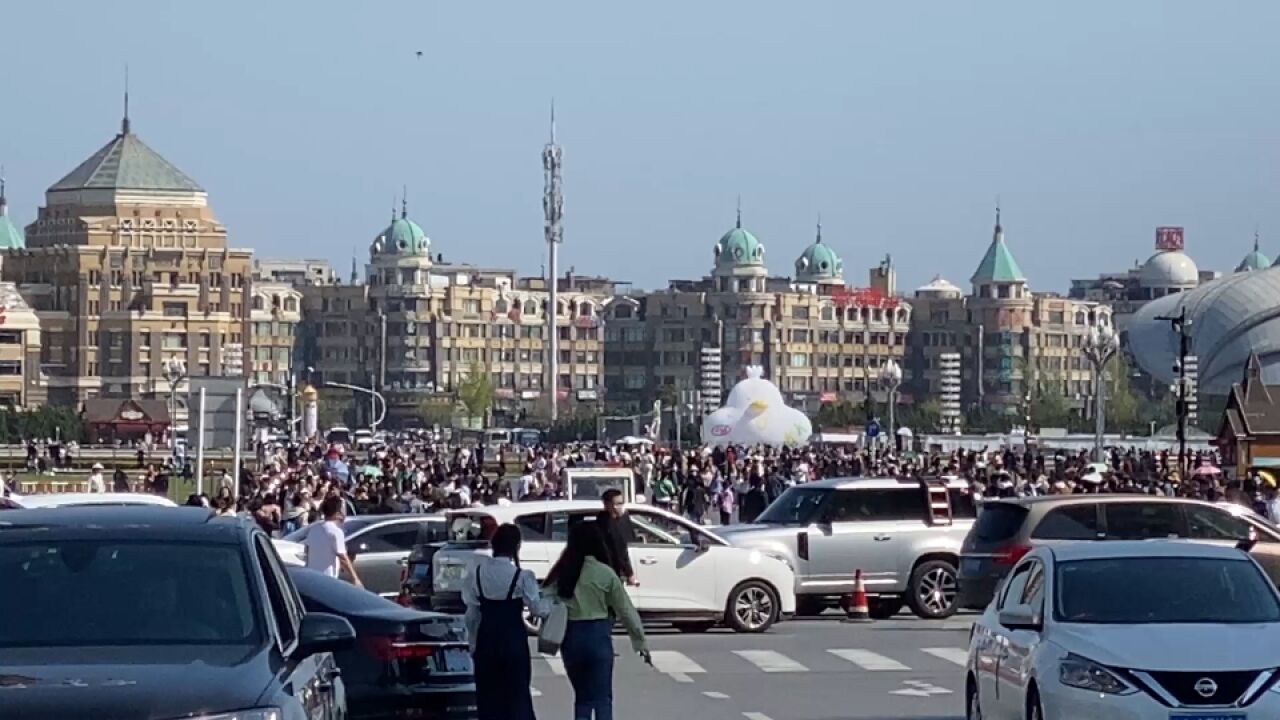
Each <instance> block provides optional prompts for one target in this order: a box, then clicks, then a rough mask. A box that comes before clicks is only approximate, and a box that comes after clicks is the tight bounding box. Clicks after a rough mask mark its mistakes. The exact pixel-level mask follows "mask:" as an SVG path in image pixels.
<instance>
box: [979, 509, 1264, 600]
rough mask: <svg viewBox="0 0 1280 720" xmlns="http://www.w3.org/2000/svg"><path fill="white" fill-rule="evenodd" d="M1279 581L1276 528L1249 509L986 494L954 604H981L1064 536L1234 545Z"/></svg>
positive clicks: (1069, 537)
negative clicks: (1034, 553)
mask: <svg viewBox="0 0 1280 720" xmlns="http://www.w3.org/2000/svg"><path fill="white" fill-rule="evenodd" d="M1251 536H1252V537H1255V538H1256V539H1257V541H1258V544H1257V545H1256V546H1254V549H1253V554H1254V558H1255V559H1257V560H1258V561H1259V562H1260V563H1261V564H1262V567H1263V569H1264V570H1266V572H1267V574H1268V575H1270V576H1271V578H1272V580H1275V581H1277V582H1280V528H1277V527H1276V526H1274V525H1272V524H1271V523H1269V522H1267V520H1266V519H1264V518H1263V517H1261V516H1260V515H1258V514H1256V513H1254V512H1253V511H1251V510H1249V509H1248V508H1245V507H1242V506H1239V505H1228V504H1223V503H1217V504H1215V503H1210V502H1204V501H1201V500H1192V499H1190V498H1170V497H1156V496H1152V495H1123V494H1116V495H1110V494H1107V495H1102V494H1099V495H1043V496H1039V497H1031V498H1008V499H998V500H997V499H993V500H988V501H987V502H985V503H983V505H982V512H981V514H980V515H979V517H978V521H977V522H976V523H975V524H974V525H973V528H972V529H971V530H970V531H969V535H968V536H967V537H966V538H965V539H964V547H963V548H962V549H961V551H960V578H959V583H960V605H961V607H966V608H971V609H974V610H981V609H983V608H985V607H986V606H987V604H988V603H990V602H991V598H992V596H994V595H995V593H996V589H997V588H998V587H999V586H1000V582H1001V581H1002V580H1003V579H1004V577H1005V575H1007V574H1008V572H1009V570H1010V569H1012V568H1013V566H1014V565H1016V564H1017V562H1018V560H1019V559H1021V558H1022V556H1023V555H1025V554H1027V553H1028V552H1030V551H1031V550H1032V549H1033V548H1035V547H1037V546H1040V545H1044V544H1052V543H1057V542H1063V541H1070V540H1149V539H1153V538H1170V537H1177V538H1187V539H1191V540H1198V541H1202V542H1211V543H1218V544H1221V545H1234V544H1235V543H1237V542H1239V541H1240V540H1242V539H1245V538H1249V537H1251Z"/></svg>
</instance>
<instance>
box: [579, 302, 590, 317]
mask: <svg viewBox="0 0 1280 720" xmlns="http://www.w3.org/2000/svg"><path fill="white" fill-rule="evenodd" d="M578 315H580V316H581V317H591V303H589V302H587V301H586V300H583V301H582V303H581V304H580V305H578Z"/></svg>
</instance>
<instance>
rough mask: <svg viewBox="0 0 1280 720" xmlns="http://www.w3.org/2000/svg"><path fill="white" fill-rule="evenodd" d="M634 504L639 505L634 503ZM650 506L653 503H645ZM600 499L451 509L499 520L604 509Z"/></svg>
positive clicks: (459, 512)
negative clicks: (536, 514) (540, 514)
mask: <svg viewBox="0 0 1280 720" xmlns="http://www.w3.org/2000/svg"><path fill="white" fill-rule="evenodd" d="M632 505H633V506H638V505H636V503H632ZM644 507H646V508H650V507H653V506H652V505H645V506H644ZM603 509H604V505H602V504H601V501H600V500H540V501H537V502H518V503H511V504H510V505H485V506H484V507H478V508H461V509H459V510H452V511H450V514H451V515H489V516H491V517H492V518H493V519H495V520H498V521H500V522H501V521H504V520H506V519H508V518H516V517H519V516H521V515H532V514H535V513H549V512H581V511H584V510H603Z"/></svg>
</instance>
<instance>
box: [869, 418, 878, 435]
mask: <svg viewBox="0 0 1280 720" xmlns="http://www.w3.org/2000/svg"><path fill="white" fill-rule="evenodd" d="M879 435H880V423H878V422H876V421H875V420H872V421H871V422H868V423H867V437H869V438H874V437H879Z"/></svg>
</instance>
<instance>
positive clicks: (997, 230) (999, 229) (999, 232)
mask: <svg viewBox="0 0 1280 720" xmlns="http://www.w3.org/2000/svg"><path fill="white" fill-rule="evenodd" d="M992 237H993V238H997V239H998V238H1002V237H1004V228H1003V227H1001V225H1000V196H999V195H997V196H996V228H995V232H994V233H993V235H992Z"/></svg>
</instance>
